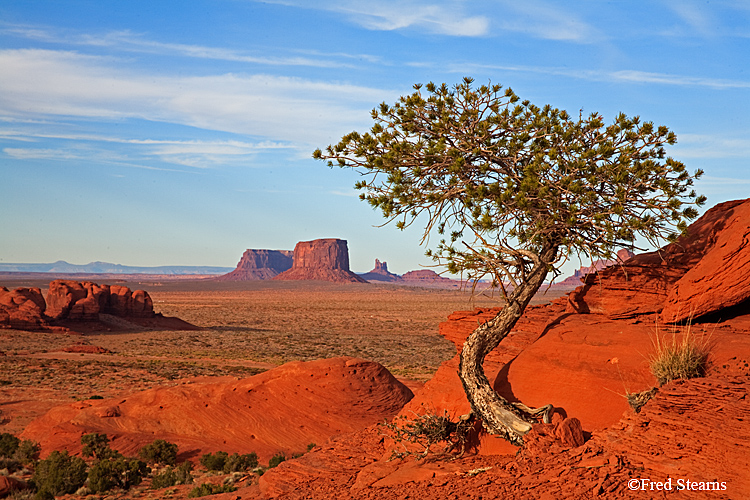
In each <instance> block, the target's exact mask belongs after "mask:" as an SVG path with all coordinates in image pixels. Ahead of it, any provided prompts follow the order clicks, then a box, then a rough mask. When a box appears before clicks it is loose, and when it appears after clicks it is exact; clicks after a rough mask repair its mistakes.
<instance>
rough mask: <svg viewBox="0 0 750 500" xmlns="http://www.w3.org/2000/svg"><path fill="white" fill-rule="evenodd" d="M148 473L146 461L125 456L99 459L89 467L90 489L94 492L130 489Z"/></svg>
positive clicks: (139, 482)
mask: <svg viewBox="0 0 750 500" xmlns="http://www.w3.org/2000/svg"><path fill="white" fill-rule="evenodd" d="M147 473H148V467H146V464H145V463H144V462H141V461H140V460H136V459H128V458H125V457H122V456H120V457H117V458H105V459H102V460H97V461H96V462H94V464H93V465H92V466H91V468H90V469H89V475H88V479H89V483H88V486H89V489H90V490H91V491H92V492H93V493H100V492H104V491H109V490H111V489H112V488H121V489H123V490H127V489H129V488H130V487H131V486H136V485H138V484H141V481H142V480H143V476H144V475H146V474H147Z"/></svg>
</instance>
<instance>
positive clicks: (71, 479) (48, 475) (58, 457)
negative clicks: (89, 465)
mask: <svg viewBox="0 0 750 500" xmlns="http://www.w3.org/2000/svg"><path fill="white" fill-rule="evenodd" d="M86 477H87V474H86V462H84V461H83V459H81V458H78V457H71V456H70V455H68V452H67V451H63V452H60V451H53V452H52V453H50V454H49V456H48V457H47V458H45V459H44V460H40V461H39V462H38V463H37V464H36V467H35V469H34V475H33V476H32V478H31V481H32V482H33V483H34V486H36V489H37V498H39V499H46V498H52V497H54V496H57V495H64V494H66V493H74V492H75V491H76V490H77V489H78V488H80V487H81V486H83V483H84V482H85V481H86Z"/></svg>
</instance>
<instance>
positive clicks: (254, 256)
mask: <svg viewBox="0 0 750 500" xmlns="http://www.w3.org/2000/svg"><path fill="white" fill-rule="evenodd" d="M293 255H294V252H292V251H291V250H259V249H255V250H251V249H248V250H245V253H244V254H242V259H240V262H239V263H238V264H237V268H236V269H235V270H234V271H232V272H231V273H228V274H225V275H223V276H220V277H219V278H217V280H219V281H254V280H268V279H271V278H273V277H274V276H276V275H278V274H280V273H283V272H284V271H288V270H289V269H291V268H292V257H293Z"/></svg>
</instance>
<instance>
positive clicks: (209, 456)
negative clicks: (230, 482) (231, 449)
mask: <svg viewBox="0 0 750 500" xmlns="http://www.w3.org/2000/svg"><path fill="white" fill-rule="evenodd" d="M228 458H229V454H228V453H227V452H225V451H217V452H216V453H206V454H205V455H203V456H202V457H201V458H200V462H201V465H202V466H203V467H205V468H206V469H208V470H213V471H221V472H223V471H224V465H226V463H227V459H228Z"/></svg>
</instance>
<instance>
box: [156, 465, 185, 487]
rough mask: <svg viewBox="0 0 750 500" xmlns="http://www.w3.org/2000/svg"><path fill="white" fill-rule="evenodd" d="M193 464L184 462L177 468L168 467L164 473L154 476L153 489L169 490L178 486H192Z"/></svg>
mask: <svg viewBox="0 0 750 500" xmlns="http://www.w3.org/2000/svg"><path fill="white" fill-rule="evenodd" d="M192 470H193V463H192V462H183V463H181V464H180V465H179V466H178V467H177V468H175V469H173V468H172V467H169V466H167V468H166V469H165V470H164V472H162V473H160V474H156V475H154V477H153V478H152V480H151V489H154V490H156V489H159V488H169V487H170V486H174V485H176V484H190V483H192V482H193V475H192V474H191V473H190V472H191V471H192Z"/></svg>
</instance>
